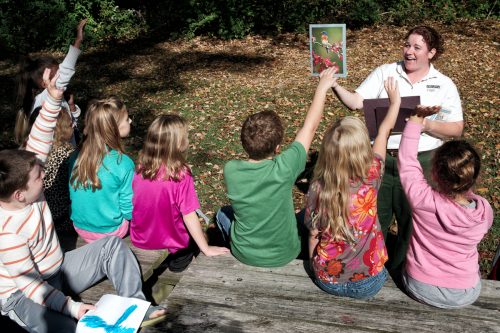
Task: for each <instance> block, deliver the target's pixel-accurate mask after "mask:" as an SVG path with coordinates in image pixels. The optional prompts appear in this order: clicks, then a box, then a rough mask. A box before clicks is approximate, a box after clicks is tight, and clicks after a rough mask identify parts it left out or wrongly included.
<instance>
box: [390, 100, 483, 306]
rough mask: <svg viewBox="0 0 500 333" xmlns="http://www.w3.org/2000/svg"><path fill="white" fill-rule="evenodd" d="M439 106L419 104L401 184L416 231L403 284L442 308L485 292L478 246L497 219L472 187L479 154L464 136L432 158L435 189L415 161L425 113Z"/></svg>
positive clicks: (404, 150)
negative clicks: (482, 288)
mask: <svg viewBox="0 0 500 333" xmlns="http://www.w3.org/2000/svg"><path fill="white" fill-rule="evenodd" d="M438 110H439V108H434V109H433V108H425V107H422V108H417V113H416V115H414V116H412V117H411V118H410V120H409V121H408V123H407V124H406V127H405V130H404V132H403V137H402V140H401V146H400V148H399V159H398V169H399V173H400V176H401V184H402V185H403V190H404V192H405V194H406V197H407V198H408V202H409V203H410V206H411V209H412V218H413V231H412V234H411V238H410V245H409V247H408V252H407V254H406V267H405V270H404V271H403V283H404V285H405V288H406V290H407V292H408V293H409V295H410V296H411V297H413V298H415V299H416V300H418V301H420V302H422V303H426V304H429V305H432V306H436V307H440V308H458V307H462V306H466V305H469V304H472V303H473V302H474V301H475V300H476V299H477V298H478V297H479V293H480V291H481V279H480V273H479V263H478V260H479V258H478V257H479V255H478V251H477V245H478V244H479V242H480V241H481V239H482V238H483V237H484V235H485V234H486V233H487V232H488V229H489V228H490V227H491V225H492V223H493V210H492V208H491V206H490V204H489V203H488V201H486V199H484V198H483V197H481V196H479V195H477V194H474V193H473V192H472V188H473V186H474V184H475V182H476V179H477V177H478V175H479V170H480V166H481V159H480V157H479V154H478V153H477V152H476V151H475V150H474V148H473V147H472V146H471V145H470V144H469V143H468V142H466V141H464V140H454V141H448V142H446V143H445V144H443V145H442V146H441V147H439V148H438V149H437V150H436V152H435V154H434V157H433V160H432V171H431V175H432V179H433V181H434V182H435V183H436V188H435V189H434V188H432V187H431V186H430V185H429V184H428V182H427V181H426V179H425V178H424V174H423V171H422V167H421V165H420V164H419V163H418V161H417V149H418V144H419V139H420V133H421V131H422V128H423V125H422V124H423V122H424V119H425V117H427V116H429V115H431V114H434V113H436V112H437V111H438Z"/></svg>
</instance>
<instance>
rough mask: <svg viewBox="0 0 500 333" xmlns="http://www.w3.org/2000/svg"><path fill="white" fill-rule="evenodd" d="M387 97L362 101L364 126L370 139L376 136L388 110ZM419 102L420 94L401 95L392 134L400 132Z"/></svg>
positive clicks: (388, 102)
mask: <svg viewBox="0 0 500 333" xmlns="http://www.w3.org/2000/svg"><path fill="white" fill-rule="evenodd" d="M389 104H390V101H389V98H375V99H365V100H364V101H363V112H364V114H365V122H366V127H367V128H368V134H369V135H370V138H371V139H374V138H375V137H376V136H377V133H378V128H379V127H380V124H381V123H382V121H383V120H384V118H385V116H386V115H387V111H388V110H389ZM419 104H420V96H409V97H401V107H400V109H399V114H398V118H397V120H396V124H395V125H394V128H393V129H392V134H401V133H403V130H404V128H405V124H406V119H408V118H409V117H410V116H411V115H412V113H413V111H414V110H415V107H416V106H417V105H419Z"/></svg>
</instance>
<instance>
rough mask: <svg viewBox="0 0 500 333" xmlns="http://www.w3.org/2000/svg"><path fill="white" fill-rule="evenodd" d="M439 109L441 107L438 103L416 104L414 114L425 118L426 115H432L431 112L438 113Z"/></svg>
mask: <svg viewBox="0 0 500 333" xmlns="http://www.w3.org/2000/svg"><path fill="white" fill-rule="evenodd" d="M439 111H441V107H440V106H439V105H434V106H424V105H417V106H416V107H415V113H414V114H415V115H416V116H417V117H420V118H425V117H428V116H432V115H433V114H436V113H438V112H439Z"/></svg>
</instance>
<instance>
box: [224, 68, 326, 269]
mask: <svg viewBox="0 0 500 333" xmlns="http://www.w3.org/2000/svg"><path fill="white" fill-rule="evenodd" d="M334 73H335V69H333V68H330V69H327V70H325V71H323V72H322V73H321V75H320V77H321V79H320V82H319V84H318V87H317V89H316V93H315V95H314V99H313V102H312V105H311V107H310V109H309V112H308V113H307V116H306V119H305V121H304V125H303V127H302V128H301V129H300V130H299V132H298V133H297V136H296V137H295V141H294V142H293V143H292V144H291V145H290V147H289V148H288V149H286V150H285V151H284V152H283V153H281V154H278V153H279V150H280V144H281V142H282V139H283V127H282V125H281V120H280V118H279V117H278V115H276V114H275V113H274V112H270V111H263V112H259V113H256V114H253V115H251V116H250V117H248V118H247V119H246V120H245V122H244V123H243V127H242V129H241V142H242V144H243V148H244V149H245V151H246V152H247V153H248V156H249V159H248V160H247V161H229V162H228V163H227V164H226V165H225V167H224V180H225V183H226V188H227V195H228V197H229V200H230V201H231V205H232V208H231V207H229V208H228V207H224V208H223V209H221V210H219V212H218V213H217V224H218V225H219V228H220V229H221V230H222V232H223V234H224V235H225V237H230V244H231V252H232V254H233V255H234V256H235V257H236V258H237V259H238V260H239V261H241V262H243V263H245V264H248V265H253V266H261V267H279V266H284V265H286V264H288V263H289V262H290V261H291V260H293V259H295V258H296V257H297V256H298V255H299V253H300V251H301V241H300V236H299V231H298V226H297V219H296V217H295V212H294V207H293V199H292V187H293V184H294V182H295V180H296V178H297V176H298V175H299V174H300V173H301V172H302V171H303V170H304V167H305V164H306V157H307V154H306V152H307V151H308V150H309V146H310V145H311V142H312V139H313V137H314V133H315V132H316V129H317V127H318V125H319V122H320V120H321V117H322V115H323V108H324V103H325V99H326V93H327V92H328V90H329V89H330V88H331V87H332V85H333V83H334V82H335V79H334V77H333V74H334ZM233 210H234V217H233V214H232V212H233Z"/></svg>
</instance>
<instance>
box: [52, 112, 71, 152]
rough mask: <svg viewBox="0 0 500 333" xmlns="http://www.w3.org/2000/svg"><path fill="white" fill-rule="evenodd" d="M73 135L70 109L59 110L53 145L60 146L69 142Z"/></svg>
mask: <svg viewBox="0 0 500 333" xmlns="http://www.w3.org/2000/svg"><path fill="white" fill-rule="evenodd" d="M72 136H73V121H72V119H71V116H70V115H69V113H68V111H66V110H65V109H63V110H61V112H59V116H58V117H57V124H56V129H55V131H54V144H53V147H59V146H61V145H62V144H64V143H68V142H69V141H70V140H71V137H72Z"/></svg>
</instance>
